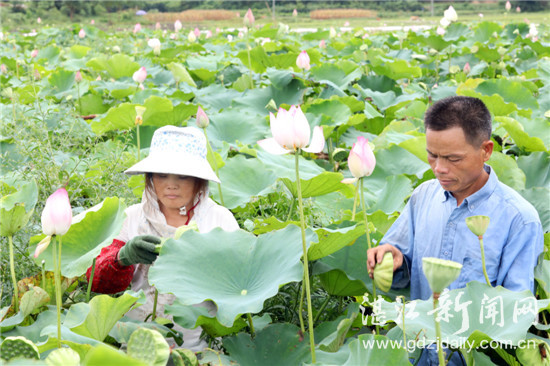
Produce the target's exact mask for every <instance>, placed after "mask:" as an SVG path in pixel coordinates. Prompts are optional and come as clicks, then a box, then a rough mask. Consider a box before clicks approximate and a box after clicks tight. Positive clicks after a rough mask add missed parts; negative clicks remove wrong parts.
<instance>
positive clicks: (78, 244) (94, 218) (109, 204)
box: [30, 197, 126, 277]
mask: <svg viewBox="0 0 550 366" xmlns="http://www.w3.org/2000/svg"><path fill="white" fill-rule="evenodd" d="M125 208H126V207H125V206H124V204H123V203H122V202H121V201H120V200H119V199H118V198H117V197H111V198H106V199H105V200H104V201H103V202H102V203H100V204H99V205H96V206H94V207H92V208H90V209H89V210H87V211H85V212H83V213H81V214H79V215H77V216H75V217H73V223H72V225H71V228H70V229H69V231H68V232H67V234H65V235H63V238H62V246H63V248H62V251H61V274H62V275H63V276H66V277H76V276H80V275H82V274H84V273H85V272H86V270H87V269H88V268H89V267H90V266H91V265H92V262H93V260H94V258H95V257H97V255H98V254H99V252H100V251H101V249H102V248H103V247H105V246H107V245H109V244H111V243H112V241H113V239H114V238H115V236H117V235H118V233H119V232H120V228H121V227H122V222H123V221H124V217H125V215H124V209H125ZM42 238H44V235H39V236H35V237H33V238H32V239H31V244H37V243H38V242H39V241H40V240H42ZM53 247H54V246H53V245H51V244H50V246H49V247H48V248H47V249H46V250H45V251H44V252H43V253H42V254H40V255H39V256H38V258H35V262H36V263H37V264H40V263H41V262H42V260H45V261H46V263H45V267H46V269H47V270H49V271H51V270H53V260H52V249H53ZM35 248H36V246H33V247H32V248H30V251H31V253H32V252H33V251H34V249H35Z"/></svg>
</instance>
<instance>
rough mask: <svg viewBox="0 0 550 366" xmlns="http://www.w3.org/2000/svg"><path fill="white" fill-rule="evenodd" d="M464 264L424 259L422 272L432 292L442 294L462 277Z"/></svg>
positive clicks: (430, 258) (438, 259)
mask: <svg viewBox="0 0 550 366" xmlns="http://www.w3.org/2000/svg"><path fill="white" fill-rule="evenodd" d="M461 269H462V264H460V263H457V262H454V261H448V260H445V259H441V258H433V257H425V258H422V270H423V271H424V275H425V276H426V278H427V279H428V283H429V284H430V288H431V289H432V292H435V293H438V294H440V293H441V292H443V290H444V289H445V288H447V287H448V286H449V285H450V284H451V283H453V282H454V280H456V279H457V278H458V276H459V275H460V270H461Z"/></svg>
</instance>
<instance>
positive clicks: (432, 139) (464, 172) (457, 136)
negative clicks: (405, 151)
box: [426, 127, 493, 204]
mask: <svg viewBox="0 0 550 366" xmlns="http://www.w3.org/2000/svg"><path fill="white" fill-rule="evenodd" d="M426 150H427V151H428V162H429V163H430V167H431V168H432V171H433V172H434V174H435V177H436V178H437V179H438V180H439V183H440V184H441V187H442V188H443V189H444V190H446V191H449V192H451V193H452V194H453V196H454V197H455V198H456V199H457V201H458V204H460V203H461V202H462V200H463V199H464V198H466V197H468V196H469V195H471V194H473V193H475V192H477V191H478V190H479V189H480V188H481V187H483V185H484V184H485V182H486V181H487V179H488V175H487V173H486V172H485V170H484V169H483V164H484V163H485V162H486V161H487V160H489V158H490V157H491V153H492V152H493V142H492V141H490V140H489V141H484V142H483V143H482V144H481V146H479V147H477V146H473V145H471V144H470V143H469V142H467V141H466V136H465V134H464V131H463V130H462V128H461V127H452V128H449V129H447V130H443V131H434V130H430V129H427V130H426Z"/></svg>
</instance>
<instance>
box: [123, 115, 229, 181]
mask: <svg viewBox="0 0 550 366" xmlns="http://www.w3.org/2000/svg"><path fill="white" fill-rule="evenodd" d="M124 173H126V174H129V175H135V174H145V173H161V174H176V175H187V176H192V177H197V178H202V179H206V180H211V181H214V182H217V183H220V180H219V179H218V177H217V176H216V173H214V171H213V170H212V168H211V167H210V164H209V163H208V160H206V138H205V137H204V134H203V133H202V131H200V130H199V129H198V128H195V127H175V126H164V127H161V128H159V129H158V130H156V131H155V133H154V134H153V139H152V140H151V147H150V148H149V156H147V157H146V158H145V159H143V160H142V161H140V162H139V163H137V164H135V165H134V166H132V167H131V168H130V169H128V170H126V171H125V172H124Z"/></svg>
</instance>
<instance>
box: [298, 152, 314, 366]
mask: <svg viewBox="0 0 550 366" xmlns="http://www.w3.org/2000/svg"><path fill="white" fill-rule="evenodd" d="M294 156H295V161H296V189H297V191H298V204H299V207H300V228H301V229H302V230H301V231H302V249H303V251H304V281H305V284H306V296H307V321H308V331H309V345H310V349H311V362H312V363H315V362H317V361H316V360H315V339H314V334H313V310H312V309H311V288H310V286H309V263H308V260H307V245H306V228H305V219H304V205H303V202H302V185H301V183H300V169H299V159H298V158H299V156H300V150H299V149H298V150H296V152H295V154H294Z"/></svg>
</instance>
